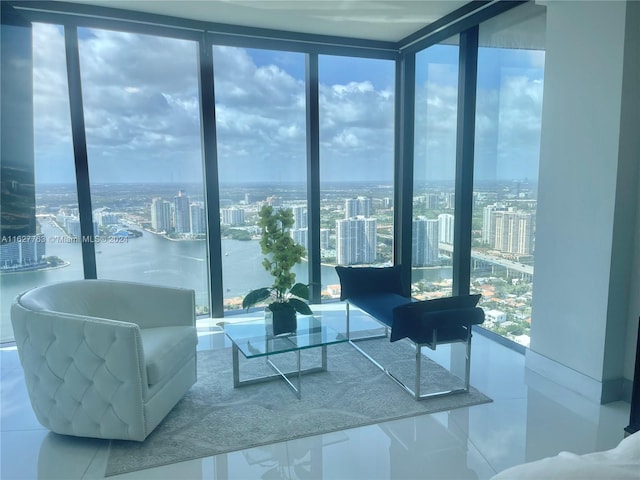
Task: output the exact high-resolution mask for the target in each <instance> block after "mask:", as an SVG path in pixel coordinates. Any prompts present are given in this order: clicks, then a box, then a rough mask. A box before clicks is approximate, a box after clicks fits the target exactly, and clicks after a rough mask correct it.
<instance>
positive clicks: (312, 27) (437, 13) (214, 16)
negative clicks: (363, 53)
mask: <svg viewBox="0 0 640 480" xmlns="http://www.w3.org/2000/svg"><path fill="white" fill-rule="evenodd" d="M67 1H73V2H76V3H84V4H92V5H100V6H108V7H113V8H122V9H126V10H136V11H140V12H147V13H156V14H161V15H170V16H173V17H181V18H188V19H193V20H203V21H207V22H217V23H228V24H233V25H242V26H248V27H260V28H271V29H277V30H286V31H293V32H302V33H314V34H323V35H337V36H342V37H352V38H361V39H369V40H385V41H394V42H395V41H399V40H401V39H403V38H404V37H406V36H407V35H410V34H412V33H413V32H415V31H417V30H419V29H421V28H423V27H424V26H426V25H428V24H430V23H432V22H433V21H435V20H437V19H439V18H441V17H443V16H445V15H447V14H448V13H451V12H452V11H454V10H456V9H457V8H459V7H461V6H462V5H464V4H466V3H468V0H386V1H382V0H184V1H177V0H67Z"/></svg>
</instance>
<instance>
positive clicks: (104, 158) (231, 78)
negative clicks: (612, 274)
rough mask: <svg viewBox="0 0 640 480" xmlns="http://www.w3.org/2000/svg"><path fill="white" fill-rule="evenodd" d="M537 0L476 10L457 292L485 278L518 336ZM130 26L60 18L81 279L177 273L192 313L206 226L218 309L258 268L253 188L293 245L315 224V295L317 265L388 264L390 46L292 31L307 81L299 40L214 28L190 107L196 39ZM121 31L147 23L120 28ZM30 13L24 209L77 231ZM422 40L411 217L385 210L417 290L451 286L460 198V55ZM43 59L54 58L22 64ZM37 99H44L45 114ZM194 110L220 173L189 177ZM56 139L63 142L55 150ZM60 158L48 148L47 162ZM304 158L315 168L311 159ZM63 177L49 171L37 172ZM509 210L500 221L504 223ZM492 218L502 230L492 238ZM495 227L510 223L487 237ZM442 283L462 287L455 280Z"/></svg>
mask: <svg viewBox="0 0 640 480" xmlns="http://www.w3.org/2000/svg"><path fill="white" fill-rule="evenodd" d="M69 8H71V9H72V7H69ZM536 10H541V11H542V12H543V11H544V8H542V7H539V6H536V5H535V4H533V3H531V4H527V5H525V6H522V7H517V8H515V9H513V10H511V11H509V12H508V13H505V14H502V15H501V16H499V17H496V18H494V19H491V20H490V21H487V22H485V23H483V24H481V25H480V51H479V62H478V86H477V97H478V98H477V120H476V140H475V171H474V175H475V184H474V208H473V212H472V213H473V232H472V235H473V247H472V248H473V252H472V273H471V290H472V291H481V292H482V293H483V300H482V305H483V306H484V307H485V308H486V310H487V312H488V318H489V322H487V324H488V325H490V326H497V327H499V329H503V331H502V330H500V331H501V333H507V334H508V335H509V336H511V338H518V337H522V333H523V332H524V333H525V334H526V327H527V315H528V308H529V304H528V303H527V301H530V292H531V276H530V275H529V273H532V271H533V252H535V236H534V233H535V180H536V177H537V145H538V143H539V112H540V105H541V104H540V98H541V91H542V87H541V85H542V83H541V82H542V72H543V63H544V53H543V52H544V48H543V42H541V40H542V39H543V37H544V31H543V29H544V20H542V22H541V21H540V16H539V13H538V12H537V11H536ZM34 15H35V16H37V14H34ZM505 20H508V21H505ZM80 23H82V22H80ZM138 27H139V30H136V29H137V28H138ZM147 27H149V26H148V25H147V26H144V25H138V26H136V25H135V24H133V23H131V24H130V23H127V24H124V23H122V22H119V21H114V22H113V25H110V26H109V29H108V30H101V29H97V28H85V27H80V28H79V29H78V44H79V64H80V79H81V88H82V94H83V95H82V100H83V103H84V119H83V120H84V127H85V133H86V140H87V143H86V148H87V155H88V168H89V179H88V181H89V183H90V190H91V203H92V205H91V206H92V216H93V225H94V226H93V232H94V234H95V265H94V266H95V270H96V271H97V276H98V277H99V278H114V279H126V280H137V281H143V282H149V283H163V284H168V285H178V286H186V287H190V288H194V289H195V290H196V292H197V303H198V311H199V313H203V314H204V313H206V312H207V308H208V306H209V304H210V301H209V293H210V292H209V272H208V268H207V267H208V265H211V264H212V263H213V262H216V261H218V259H216V258H213V259H211V262H210V261H209V259H208V257H207V255H208V253H207V247H208V246H214V247H217V246H218V245H217V242H221V243H220V246H221V248H220V252H221V258H220V259H219V263H220V265H221V266H222V267H221V268H222V287H221V288H220V291H214V292H212V294H213V295H219V296H220V297H223V298H224V306H225V309H227V310H229V309H234V308H237V307H238V306H239V302H240V301H241V298H242V296H243V295H244V294H245V293H246V292H247V291H249V290H250V289H252V288H255V287H260V286H267V285H269V284H270V283H271V278H270V277H269V275H268V274H267V273H266V271H264V269H263V267H262V264H261V262H262V254H261V252H260V248H259V245H258V240H257V237H256V235H257V233H258V231H257V229H256V214H257V211H258V208H259V207H260V206H261V205H263V204H271V205H274V206H276V207H290V208H292V209H293V211H294V215H295V217H296V225H295V231H294V235H295V238H296V240H297V241H298V242H299V243H302V244H303V245H305V247H306V246H308V245H307V242H308V240H309V235H308V229H309V228H311V229H314V228H316V227H318V228H319V230H320V231H319V232H315V231H314V232H312V233H313V234H314V235H315V234H316V233H317V234H319V238H320V243H319V247H320V255H319V257H320V259H321V262H322V266H321V278H322V296H323V297H324V298H337V297H338V296H339V288H338V287H337V284H338V281H337V278H336V275H335V270H334V268H333V266H334V265H336V264H342V265H354V266H357V265H389V264H391V263H392V262H393V261H394V260H393V251H394V236H395V234H396V233H398V232H394V231H393V228H394V217H396V212H397V209H398V205H394V199H398V198H402V195H403V192H394V190H393V185H394V180H395V179H394V176H395V175H396V172H394V153H395V152H394V146H395V142H397V141H398V140H399V141H400V143H402V139H397V138H394V129H395V125H394V120H395V118H396V117H395V115H396V114H397V113H399V112H400V113H401V112H402V108H401V107H402V106H399V107H400V108H398V109H397V110H395V107H398V106H397V105H395V100H396V99H395V96H396V95H395V93H396V90H395V67H396V64H395V62H394V61H393V60H390V59H389V58H391V54H390V51H391V50H387V51H384V49H381V50H376V49H371V50H369V51H367V52H366V56H367V57H375V56H378V55H379V56H381V57H385V58H386V59H382V58H359V57H356V56H353V55H358V54H360V53H361V52H362V50H359V49H356V48H354V47H353V46H349V45H348V44H349V42H348V41H347V42H345V45H344V46H336V47H335V48H333V47H331V48H327V49H326V50H324V49H325V48H326V46H323V45H320V44H319V45H315V46H313V47H310V48H309V50H308V51H309V52H320V53H319V54H318V56H317V58H318V85H316V84H315V83H313V82H314V81H315V80H314V79H313V78H311V79H306V78H305V60H306V58H305V55H306V54H305V53H303V52H305V51H307V47H306V46H305V44H303V43H299V42H297V41H295V40H292V41H288V40H278V41H277V42H275V43H270V45H275V46H273V47H272V48H284V49H288V48H289V46H291V47H292V48H291V50H295V51H296V52H292V51H286V50H266V49H264V45H263V43H264V42H262V41H261V39H260V38H258V37H256V38H253V39H251V36H250V35H249V34H247V35H244V34H243V38H242V39H240V40H238V39H237V38H234V37H233V35H231V36H229V37H224V38H226V40H228V43H231V44H233V43H234V42H235V41H236V40H237V41H238V42H239V43H237V44H241V45H243V47H237V46H235V47H234V46H221V45H216V46H214V47H213V48H212V51H211V52H210V53H211V54H212V56H213V69H214V78H213V80H214V87H215V92H214V94H215V97H214V99H215V101H214V102H213V101H212V102H211V104H208V103H207V102H208V101H209V99H210V98H206V96H203V97H202V98H201V96H200V93H201V92H200V91H199V82H200V81H202V80H203V77H202V76H200V72H199V71H198V58H199V53H201V52H200V51H199V50H198V47H199V46H202V45H204V43H203V44H202V45H199V44H198V41H195V40H180V39H178V38H176V37H183V36H185V38H192V39H193V38H199V37H196V36H191V35H190V34H189V32H186V33H185V31H184V30H182V29H181V28H177V29H173V27H175V25H173V26H171V25H169V26H167V29H163V28H164V27H163V28H161V29H159V30H158V29H155V28H147ZM541 27H542V31H541ZM119 28H125V29H129V28H132V29H133V30H136V31H139V32H146V33H149V32H150V31H154V32H163V33H158V34H157V35H148V34H141V33H124V32H122V31H119ZM38 29H40V31H42V32H46V36H45V37H43V38H44V40H42V41H40V40H38V38H37V34H36V33H34V51H36V50H37V53H36V54H34V60H33V61H34V65H33V73H34V117H36V118H34V126H35V137H36V138H35V150H36V193H37V195H38V197H37V199H38V205H39V210H38V214H39V215H41V217H42V219H44V218H52V215H53V214H55V217H56V223H55V225H54V228H59V230H60V232H61V236H62V237H64V238H71V239H73V238H78V233H79V225H80V222H79V219H78V217H79V210H80V209H79V208H78V207H82V206H83V205H84V204H82V203H81V204H80V205H78V200H77V197H79V198H80V199H81V200H80V201H81V202H83V200H82V199H83V198H84V196H83V191H82V189H80V190H78V193H76V187H75V185H73V182H74V181H75V180H76V179H75V171H74V169H73V163H74V162H73V149H72V141H71V134H70V129H69V124H70V123H71V124H73V125H74V126H77V125H78V123H77V122H73V118H72V119H71V120H72V121H71V122H70V121H69V116H68V112H69V104H68V100H67V86H66V74H67V72H66V71H65V58H64V30H63V29H62V27H55V26H51V25H41V26H39V27H36V28H35V29H34V31H36V30H38ZM245 33H246V32H245ZM451 33H452V34H453V33H455V28H452V29H451ZM165 34H166V35H168V36H164V35H165ZM202 38H203V42H204V38H205V37H204V36H203V37H202ZM523 39H527V40H524V41H523ZM226 40H225V41H226ZM424 41H425V44H424V45H425V46H426V45H430V46H428V47H427V48H424V50H421V51H419V52H417V53H416V61H415V72H416V78H415V118H414V124H413V125H412V127H413V134H414V139H415V142H414V149H413V171H414V178H413V179H412V183H413V185H412V190H413V194H412V198H411V203H412V211H413V215H412V217H411V219H410V220H408V223H410V224H408V225H407V224H403V225H400V224H398V225H397V226H399V227H400V228H402V238H403V239H406V238H408V237H412V240H413V242H412V246H411V247H412V248H411V250H412V251H411V259H412V260H411V269H412V294H413V295H414V296H415V297H417V298H432V297H436V296H442V295H449V294H451V293H452V273H451V272H452V268H451V262H452V257H453V253H454V248H456V247H454V245H456V242H455V240H454V239H453V223H454V218H455V216H454V215H455V214H457V213H458V212H455V211H454V205H455V199H456V194H457V192H456V191H455V184H454V180H455V176H456V174H458V175H459V174H460V172H456V171H455V169H456V155H457V154H458V152H457V151H456V148H457V145H456V135H457V133H458V132H456V123H457V122H459V121H460V119H458V118H457V116H458V111H459V110H458V105H459V103H460V101H461V99H460V98H458V85H457V82H458V60H459V57H464V53H465V52H460V48H459V46H458V35H457V34H455V35H453V36H452V37H450V38H449V39H446V40H443V41H440V42H439V43H437V44H429V43H428V42H429V40H428V39H425V40H424ZM39 42H40V43H39ZM56 45H57V47H56ZM247 45H251V46H252V47H255V48H247ZM53 48H58V51H57V53H55V54H54V53H53V52H52V49H53ZM70 48H71V49H72V50H73V49H74V48H75V46H74V45H70ZM342 48H344V51H342V50H341V49H342ZM358 48H360V47H358ZM389 48H391V47H389ZM416 48H417V47H416ZM323 52H324V53H323ZM328 52H331V53H332V54H331V55H329V54H326V53H328ZM336 52H337V53H336ZM340 54H344V56H341V55H340ZM310 55H312V57H313V56H315V53H312V54H310ZM312 57H310V58H312ZM56 59H57V60H56ZM55 62H57V63H58V69H59V71H58V73H57V74H53V73H51V72H52V71H45V69H43V68H41V67H39V66H38V65H45V64H47V65H48V64H49V63H55ZM47 75H48V76H47ZM310 76H313V74H312V75H310ZM305 82H312V83H313V84H312V86H313V87H315V86H317V87H318V92H319V112H318V113H319V118H318V120H319V123H315V120H310V123H309V124H307V123H306V121H307V118H306V114H307V113H308V112H307V108H308V105H307V103H306V102H307V101H308V100H309V99H308V98H307V97H306V96H305ZM310 85H311V84H310ZM45 98H49V100H48V101H45V100H43V99H45ZM411 98H413V97H411ZM74 99H75V97H72V100H74ZM201 101H203V102H204V104H203V105H201V103H200V102H201ZM65 102H66V103H65ZM54 103H55V105H57V106H54ZM72 103H73V102H72ZM516 107H518V109H516ZM56 109H57V110H56ZM54 110H56V111H57V113H55V114H52V113H51V112H53V111H54ZM201 111H204V112H205V115H208V114H209V113H210V114H215V135H213V136H212V138H215V152H216V154H217V158H216V160H217V164H215V165H213V164H214V163H215V162H214V161H213V159H211V158H209V159H208V160H209V162H210V164H208V165H207V166H211V167H212V168H213V166H215V167H217V172H216V173H217V177H218V179H219V183H216V182H214V181H210V180H211V177H208V178H209V184H205V181H204V176H203V162H202V161H203V151H202V147H201V145H202V131H201V130H202V128H201V125H202V124H203V123H201V119H200V112H201ZM207 112H208V113H207ZM53 117H57V118H58V120H59V119H62V118H63V117H64V118H66V120H65V121H66V122H67V126H66V128H67V132H66V133H65V134H64V135H63V134H60V133H59V132H61V129H60V128H59V126H60V125H62V124H63V123H61V122H59V121H57V123H56V122H54V120H53ZM206 120H208V119H206ZM536 125H537V126H536ZM307 128H312V129H313V131H312V135H311V137H312V138H314V141H315V135H316V134H317V136H318V137H319V164H320V173H319V178H312V179H311V182H310V183H308V182H309V178H308V177H307V175H308V172H307V162H308V161H309V160H310V159H312V158H313V156H314V155H315V152H314V153H311V155H310V157H309V158H307V154H308V152H307V140H308V139H307V135H306V129H307ZM316 128H317V129H318V130H315V129H316ZM53 137H55V141H54V140H52V139H53ZM65 141H66V147H65V148H66V149H67V152H66V153H64V152H63V150H64V149H61V147H60V146H63V145H65V143H64V142H65ZM56 142H57V143H56ZM80 143H82V142H80ZM206 145H209V143H206ZM309 145H311V143H310V144H309ZM208 155H209V154H208ZM63 158H65V159H66V160H65V162H66V163H65V166H64V167H61V165H62V163H64V162H62V160H60V159H63ZM40 160H42V162H41V161H40ZM311 162H312V163H313V160H311ZM314 165H315V164H314ZM51 166H55V168H51ZM314 168H315V167H314ZM310 171H311V172H312V175H314V174H313V168H312V170H310ZM207 172H208V173H210V171H207ZM464 174H465V173H464V172H463V175H464ZM467 174H468V172H467ZM80 180H83V179H80ZM85 180H86V179H85ZM316 181H317V182H318V183H317V184H316ZM65 182H67V183H68V185H67V186H59V185H55V187H54V184H61V183H65ZM311 184H312V187H313V188H312V187H310V186H309V185H311ZM318 184H319V187H320V191H319V197H320V200H319V203H318V204H312V205H309V204H308V203H307V202H308V201H311V202H312V203H314V202H315V201H316V200H315V198H316V197H315V194H316V193H317V192H315V191H314V189H315V188H316V185H318ZM45 186H46V187H47V189H48V190H45V189H44V187H45ZM49 186H51V188H49ZM56 189H57V190H56ZM309 192H311V196H309ZM45 195H46V198H45ZM213 197H215V198H216V202H215V203H216V204H217V202H218V201H219V205H220V211H219V212H216V213H215V214H213V216H214V218H215V217H216V215H218V214H219V218H220V222H221V224H220V230H221V233H222V236H221V238H218V235H214V236H213V237H215V238H209V239H207V232H209V231H210V230H209V229H208V225H207V221H206V219H207V215H206V213H209V215H212V213H211V212H206V209H205V205H206V203H205V201H206V199H209V200H210V199H211V198H213ZM310 198H311V199H312V200H309V199H310ZM407 201H409V199H407ZM403 204H405V205H406V202H405V203H403ZM45 207H46V208H45ZM465 208H466V207H465ZM309 209H314V210H313V211H312V212H310V211H309ZM315 209H318V210H319V214H320V215H319V218H320V223H319V225H315V224H313V225H311V224H309V222H308V218H309V217H310V213H312V214H314V215H315V214H317V213H318V212H317V210H315ZM466 213H468V212H466ZM45 214H46V215H48V216H49V217H45V216H44V215H45ZM499 217H500V222H498V218H499ZM512 217H513V218H516V217H517V221H516V220H513V222H511V220H509V219H511V218H512ZM39 218H40V217H39ZM316 218H317V217H316ZM485 218H486V219H487V220H486V221H485ZM527 219H528V220H527ZM509 222H511V223H509ZM40 223H41V224H42V222H40ZM396 223H397V222H396ZM82 225H83V228H85V229H86V227H87V226H89V225H88V224H87V223H86V222H83V223H82ZM497 225H500V228H502V230H500V232H501V233H500V235H498V231H497V228H498V227H497ZM509 229H511V230H509ZM508 231H511V232H516V233H513V234H511V237H509V238H507V239H506V240H505V239H504V237H505V233H504V232H508ZM515 236H517V239H516V238H515ZM312 238H314V239H315V237H312ZM497 238H499V239H500V242H502V243H501V244H500V245H498V243H497V242H498V240H496V239H497ZM207 240H209V242H208V241H207ZM492 242H493V243H492ZM80 243H81V242H75V243H74V242H69V244H68V245H62V244H61V246H60V247H55V248H63V247H64V248H67V249H70V250H69V251H71V249H75V250H74V251H75V255H76V256H77V260H74V261H73V262H71V261H69V263H71V265H77V268H78V273H77V275H76V276H75V278H77V277H81V276H82V268H81V264H82V263H83V262H84V263H85V266H86V265H87V264H93V262H94V259H93V256H91V258H89V256H87V255H85V257H86V258H82V252H81V249H80V246H81V245H80ZM212 244H215V245H212ZM52 249H54V246H53V245H52V244H51V245H47V255H48V256H51V257H53V256H57V257H59V260H55V259H53V260H52V261H54V262H57V261H60V262H61V264H60V265H62V264H63V263H65V262H66V261H67V258H66V257H68V258H71V254H70V253H66V251H65V254H62V253H61V254H60V255H58V253H55V252H54V250H52ZM56 252H57V250H56ZM403 252H404V247H403ZM49 253H52V255H49ZM403 255H404V253H403ZM314 261H315V260H314ZM508 262H512V263H513V265H511V263H508ZM60 265H56V266H60ZM507 265H510V267H509V268H507V267H506V266H507ZM90 266H91V265H90ZM307 267H308V265H307V263H305V262H303V264H301V265H299V266H297V267H296V270H295V271H296V274H297V276H298V278H297V280H298V281H301V282H308V268H307ZM314 268H315V263H314ZM212 269H213V268H212ZM50 271H51V272H52V271H53V270H50ZM57 271H58V273H57V274H56V275H59V277H56V278H60V279H64V278H66V277H65V275H66V273H63V272H72V271H73V270H72V269H71V268H70V267H62V268H59V269H58V270H57ZM514 272H517V273H514ZM314 275H315V272H314ZM465 276H466V275H465ZM6 278H8V277H6ZM14 278H18V277H14ZM458 280H461V281H463V282H464V283H465V284H466V283H467V282H468V280H469V278H463V279H458ZM2 281H3V300H4V298H5V296H6V295H5V291H7V292H10V290H8V289H5V287H4V285H5V284H7V281H6V280H5V278H3V279H2ZM217 288H218V285H217V284H216V289H217ZM6 304H8V302H4V301H3V305H6ZM507 307H508V309H507ZM503 314H504V315H503ZM505 315H506V316H505ZM3 318H7V316H6V315H3ZM7 321H8V318H7ZM499 329H498V330H499ZM525 336H526V335H525Z"/></svg>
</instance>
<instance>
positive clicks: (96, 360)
mask: <svg viewBox="0 0 640 480" xmlns="http://www.w3.org/2000/svg"><path fill="white" fill-rule="evenodd" d="M11 321H12V324H13V329H14V335H15V338H16V344H17V347H18V352H19V355H20V361H21V363H22V367H23V370H24V374H25V381H26V384H27V390H28V392H29V398H30V400H31V405H32V407H33V410H34V412H35V414H36V417H37V418H38V421H40V423H41V424H42V425H43V426H45V427H46V428H48V429H50V430H51V431H54V432H58V433H64V434H69V435H76V436H90V437H97V438H119V439H128V440H143V439H144V438H146V436H147V435H148V434H149V433H150V432H151V430H153V428H155V426H156V425H157V424H158V423H159V422H160V421H161V420H162V418H163V417H164V416H165V415H166V413H168V411H169V410H170V409H171V408H172V407H173V406H174V405H175V403H176V402H177V401H178V400H179V399H180V398H181V397H182V395H184V393H185V392H186V391H187V390H188V388H189V387H190V386H191V385H193V383H194V382H195V346H196V344H197V334H196V332H195V313H194V292H193V291H192V290H183V289H169V288H167V287H159V286H152V285H143V284H136V283H131V282H115V281H105V280H80V281H75V282H63V283H59V284H53V285H47V286H43V287H38V288H35V289H33V290H30V291H29V292H26V293H24V294H22V295H19V296H18V297H17V298H16V300H15V302H14V304H13V305H12V309H11ZM146 332H150V333H149V334H147V333H146ZM145 338H151V339H152V340H153V343H152V344H150V345H147V350H148V353H147V355H145V345H144V343H145ZM151 347H153V348H151ZM154 356H155V357H158V358H153V357H154ZM149 372H153V374H154V382H153V385H150V384H149V383H150V382H149ZM185 372H186V373H185ZM179 375H182V378H175V377H177V376H179ZM166 389H168V391H167V390H166Z"/></svg>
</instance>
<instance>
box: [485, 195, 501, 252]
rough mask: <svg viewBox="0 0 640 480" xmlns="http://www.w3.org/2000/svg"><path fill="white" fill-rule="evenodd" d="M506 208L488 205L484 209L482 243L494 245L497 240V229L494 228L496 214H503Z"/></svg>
mask: <svg viewBox="0 0 640 480" xmlns="http://www.w3.org/2000/svg"><path fill="white" fill-rule="evenodd" d="M505 210H506V208H505V207H503V206H499V205H496V204H495V203H494V204H493V205H487V206H486V207H484V208H483V209H482V242H483V243H486V244H488V245H493V243H494V241H495V240H494V238H495V227H494V223H493V222H494V216H493V214H494V212H502V211H505Z"/></svg>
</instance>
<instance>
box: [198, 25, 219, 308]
mask: <svg viewBox="0 0 640 480" xmlns="http://www.w3.org/2000/svg"><path fill="white" fill-rule="evenodd" d="M199 48H200V55H199V60H198V67H199V81H200V109H201V110H200V116H201V129H202V133H201V138H202V154H203V162H204V165H203V170H204V179H205V186H204V187H205V188H204V192H205V193H204V195H205V202H206V206H207V232H208V233H207V242H208V258H209V304H210V315H211V316H212V317H214V318H218V317H223V316H224V294H223V292H224V290H223V283H222V237H221V231H220V185H219V178H218V152H217V150H216V146H217V138H216V116H215V85H214V72H213V46H212V45H211V43H210V42H209V41H206V37H205V35H203V38H202V39H201V40H200V42H199Z"/></svg>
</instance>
